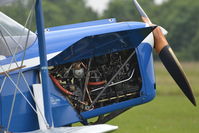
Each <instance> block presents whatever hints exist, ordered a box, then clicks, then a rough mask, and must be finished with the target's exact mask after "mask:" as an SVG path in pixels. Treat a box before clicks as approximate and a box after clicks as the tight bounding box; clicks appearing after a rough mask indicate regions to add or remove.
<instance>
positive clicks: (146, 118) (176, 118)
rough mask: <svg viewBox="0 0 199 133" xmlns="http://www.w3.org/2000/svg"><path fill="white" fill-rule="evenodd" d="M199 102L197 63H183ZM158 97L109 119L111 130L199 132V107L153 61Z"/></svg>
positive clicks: (171, 132) (118, 132)
mask: <svg viewBox="0 0 199 133" xmlns="http://www.w3.org/2000/svg"><path fill="white" fill-rule="evenodd" d="M182 65H183V68H184V70H185V72H186V74H187V76H188V78H189V81H190V83H191V85H192V87H193V92H194V94H195V95H196V101H197V103H199V63H194V62H189V63H182ZM155 69H156V81H157V97H156V98H155V100H153V101H152V102H150V103H147V104H144V105H141V106H137V107H134V108H132V109H131V110H129V111H127V112H125V113H124V114H122V115H120V116H118V117H117V118H115V119H113V120H112V121H110V122H109V124H113V125H118V126H119V129H118V130H117V131H115V132H114V133H198V132H199V108H198V107H193V106H192V105H191V104H190V102H189V101H188V100H187V99H186V98H185V97H184V95H183V94H182V92H181V91H180V89H179V88H178V87H177V85H176V84H175V82H174V81H173V80H172V79H171V77H170V76H169V74H168V73H167V71H166V70H165V69H164V67H163V66H162V65H161V64H160V63H155Z"/></svg>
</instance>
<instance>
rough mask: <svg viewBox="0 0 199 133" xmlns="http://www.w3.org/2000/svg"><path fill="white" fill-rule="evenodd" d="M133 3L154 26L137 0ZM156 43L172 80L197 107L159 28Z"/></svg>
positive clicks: (177, 62)
mask: <svg viewBox="0 0 199 133" xmlns="http://www.w3.org/2000/svg"><path fill="white" fill-rule="evenodd" d="M133 3H134V4H135V6H136V8H137V10H138V12H139V13H140V16H141V18H142V20H143V21H144V22H146V23H148V24H149V25H152V22H151V20H150V19H149V17H148V16H147V14H146V13H145V12H144V10H143V9H142V7H141V6H140V5H139V3H138V2H137V0H133ZM153 34H154V43H155V50H156V52H157V53H158V54H159V57H160V59H161V61H162V63H163V65H164V66H165V68H166V69H167V71H168V72H169V73H170V75H171V76H172V78H173V79H174V80H175V82H176V83H177V85H178V86H179V87H180V89H181V90H182V92H183V93H184V94H185V96H186V97H187V98H188V99H189V100H190V101H191V103H192V104H193V105H194V106H196V101H195V98H194V95H193V93H192V90H191V86H190V84H189V82H188V80H187V78H186V76H185V73H184V71H183V69H182V67H181V65H180V63H179V61H178V59H177V57H176V56H175V54H174V52H173V50H172V49H171V48H170V46H169V45H168V42H167V40H166V38H165V36H164V35H163V33H162V31H161V29H160V28H159V27H157V28H156V29H155V30H154V31H153Z"/></svg>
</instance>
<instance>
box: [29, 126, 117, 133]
mask: <svg viewBox="0 0 199 133" xmlns="http://www.w3.org/2000/svg"><path fill="white" fill-rule="evenodd" d="M117 129H118V126H112V125H108V124H99V125H91V126H78V127H60V128H52V129H48V130H37V131H32V132H26V133H106V132H111V131H114V130H117Z"/></svg>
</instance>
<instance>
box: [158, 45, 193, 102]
mask: <svg viewBox="0 0 199 133" xmlns="http://www.w3.org/2000/svg"><path fill="white" fill-rule="evenodd" d="M159 57H160V59H161V61H162V63H163V64H164V66H165V68H166V69H167V71H168V72H169V73H170V75H171V76H172V78H173V79H174V80H175V82H176V83H177V84H178V86H179V87H180V89H181V90H182V91H183V93H184V94H185V95H186V97H187V98H188V99H189V100H190V101H191V103H192V104H193V105H194V106H196V101H195V98H194V96H193V93H192V90H191V86H190V85H189V82H188V80H187V78H186V76H185V73H184V71H183V69H182V67H181V65H180V63H179V61H178V59H177V58H176V56H175V54H174V53H173V50H172V49H171V48H170V46H169V45H167V46H165V47H164V48H163V49H162V50H161V51H160V53H159Z"/></svg>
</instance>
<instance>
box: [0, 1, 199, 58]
mask: <svg viewBox="0 0 199 133" xmlns="http://www.w3.org/2000/svg"><path fill="white" fill-rule="evenodd" d="M27 1H29V2H27ZM32 1H33V0H18V2H16V3H14V4H12V5H7V6H4V7H0V11H3V12H4V13H6V14H7V15H8V16H10V17H12V18H14V19H15V20H17V21H18V22H20V23H21V24H24V23H25V18H26V16H27V14H28V10H29V9H30V7H31V6H32V3H33V2H32ZM138 1H139V2H140V4H141V5H142V7H143V8H144V10H145V11H146V12H147V14H148V16H149V17H150V18H151V20H152V21H153V23H155V24H157V25H161V26H163V27H164V28H165V29H167V30H168V31H169V34H168V36H167V38H168V40H169V42H170V44H171V47H172V48H173V49H174V51H175V52H176V54H177V56H178V57H179V58H180V60H188V61H189V60H192V61H193V60H199V54H198V51H199V43H198V42H199V17H198V13H199V1H198V0H167V2H164V3H163V4H161V5H156V4H155V3H154V1H153V0H138ZM85 2H86V0H43V8H44V15H45V26H46V27H52V26H58V25H65V24H71V23H77V22H83V21H89V20H96V19H102V18H110V17H115V18H117V19H118V21H140V18H139V15H138V13H137V11H136V9H135V7H134V5H133V4H132V0H111V2H110V4H109V6H108V9H107V10H106V11H105V12H104V14H103V15H102V16H98V14H97V13H96V12H94V11H92V9H91V8H89V7H86V6H85V5H86V4H85ZM33 22H34V21H33ZM31 29H33V30H35V27H34V24H33V26H32V27H31Z"/></svg>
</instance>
